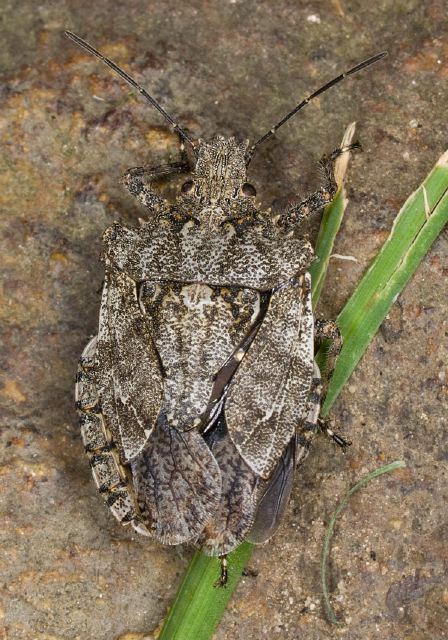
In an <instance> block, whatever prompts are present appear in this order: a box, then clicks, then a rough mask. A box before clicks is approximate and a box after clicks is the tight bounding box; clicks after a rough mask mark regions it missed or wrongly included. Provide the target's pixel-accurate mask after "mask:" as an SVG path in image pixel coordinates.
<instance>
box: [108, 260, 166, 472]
mask: <svg viewBox="0 0 448 640" xmlns="http://www.w3.org/2000/svg"><path fill="white" fill-rule="evenodd" d="M96 363H97V364H96V377H97V386H98V395H99V398H100V403H101V409H102V412H103V415H104V417H105V421H106V426H107V428H108V429H109V430H110V431H111V433H112V436H113V440H114V442H115V444H116V446H117V447H118V450H119V452H120V458H121V460H122V461H123V462H127V461H129V460H131V459H132V458H134V457H135V456H136V455H137V454H138V453H139V452H140V451H141V450H142V448H143V446H144V445H145V443H146V441H147V440H148V438H149V436H150V434H151V432H152V430H153V428H154V424H155V421H156V419H157V416H158V413H159V410H160V405H161V398H162V375H161V372H160V364H159V359H158V355H157V351H156V349H155V347H154V344H153V340H152V337H151V332H150V329H149V326H148V324H147V322H146V319H145V317H144V316H143V314H142V312H141V311H140V308H139V306H138V302H137V293H136V285H135V282H134V281H133V280H131V279H130V278H129V277H128V276H126V275H125V274H123V273H120V272H119V271H115V270H114V271H111V272H109V273H107V274H106V280H105V284H104V288H103V296H102V301H101V311H100V323H99V333H98V342H97V352H96Z"/></svg>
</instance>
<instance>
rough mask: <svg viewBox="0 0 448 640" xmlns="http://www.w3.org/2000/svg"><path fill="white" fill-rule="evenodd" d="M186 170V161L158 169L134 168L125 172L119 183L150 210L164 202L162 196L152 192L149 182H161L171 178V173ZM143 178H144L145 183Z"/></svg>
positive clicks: (172, 163)
mask: <svg viewBox="0 0 448 640" xmlns="http://www.w3.org/2000/svg"><path fill="white" fill-rule="evenodd" d="M188 170H189V165H188V163H187V162H186V161H182V162H170V163H168V164H162V165H160V166H158V167H148V166H144V167H134V168H132V169H128V170H127V171H126V173H125V174H124V175H123V176H122V178H121V182H122V184H123V185H124V186H125V187H126V189H128V191H129V192H130V193H131V194H132V195H133V196H135V197H136V198H137V200H139V201H140V202H141V203H142V204H143V205H144V206H145V207H148V208H151V207H154V206H156V205H160V204H162V203H163V202H164V200H163V198H162V196H160V195H159V194H158V193H156V192H155V191H154V189H153V187H152V185H151V181H152V180H161V179H163V178H167V177H169V176H171V175H172V174H173V173H180V172H182V171H188ZM143 177H145V178H146V181H145V182H144V181H143Z"/></svg>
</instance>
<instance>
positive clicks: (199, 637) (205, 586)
mask: <svg viewBox="0 0 448 640" xmlns="http://www.w3.org/2000/svg"><path fill="white" fill-rule="evenodd" d="M252 549H253V545H251V544H249V543H248V542H244V543H243V544H242V545H240V546H239V547H238V549H236V550H235V551H234V552H233V553H231V554H230V555H229V556H228V562H229V579H228V582H227V586H226V587H225V588H220V587H216V588H214V587H213V585H214V583H215V582H216V580H217V579H218V578H219V575H220V564H219V559H218V558H210V557H208V556H205V555H204V554H202V553H201V552H200V551H196V553H195V554H194V556H193V558H192V560H191V562H190V564H189V566H188V569H187V572H186V574H185V576H184V579H183V582H182V584H181V586H180V588H179V591H178V592H177V596H176V599H175V600H174V602H173V605H172V607H171V610H170V611H169V613H168V616H167V618H166V620H165V623H164V625H163V628H162V631H161V632H160V635H159V637H158V640H209V638H211V637H212V635H213V632H214V630H215V629H216V627H217V625H218V622H219V621H220V619H221V617H222V614H223V613H224V610H225V608H226V606H227V603H228V601H229V600H230V598H231V597H232V594H233V592H234V590H235V587H236V586H237V584H238V582H239V581H240V578H241V575H242V572H243V569H244V567H245V566H246V564H247V562H248V561H249V558H250V555H251V553H252Z"/></svg>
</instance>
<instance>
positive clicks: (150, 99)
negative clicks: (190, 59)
mask: <svg viewBox="0 0 448 640" xmlns="http://www.w3.org/2000/svg"><path fill="white" fill-rule="evenodd" d="M65 35H66V36H67V38H70V40H73V42H76V44H77V45H79V46H80V47H82V48H83V49H85V50H86V51H88V52H89V53H90V54H92V55H93V56H96V57H97V58H99V59H100V60H102V61H103V62H104V63H105V64H107V66H108V67H110V68H111V69H112V71H115V73H117V74H118V75H119V76H121V77H122V78H123V80H126V82H127V83H128V84H130V85H131V87H134V89H137V91H138V92H139V93H140V94H141V95H142V96H143V97H144V98H145V100H147V101H148V102H149V103H150V104H152V106H153V107H155V108H156V109H157V111H158V112H159V113H161V114H162V116H163V117H164V118H165V119H166V120H168V122H169V123H170V124H171V126H172V127H173V129H174V130H175V131H176V132H177V133H178V134H179V135H180V136H181V138H182V139H183V140H185V142H188V144H189V145H190V146H191V148H192V149H193V152H195V145H194V142H193V140H191V138H190V137H189V136H188V135H187V134H186V133H185V131H184V130H183V129H182V128H181V127H180V126H179V125H178V124H177V122H175V121H174V120H173V118H172V117H171V116H170V114H169V113H167V112H166V111H165V109H163V108H162V107H161V106H160V104H159V103H158V102H156V100H154V98H153V97H152V96H150V95H149V93H148V92H147V91H145V89H143V87H141V86H140V85H139V84H137V82H136V81H135V80H133V79H132V78H131V76H129V75H128V74H127V73H126V72H125V71H123V69H120V67H119V66H118V65H116V64H115V62H112V60H109V58H106V56H103V55H102V54H101V53H100V52H99V51H97V50H96V49H94V48H93V47H92V46H91V45H90V44H89V43H88V42H86V41H85V40H83V39H82V38H80V37H79V36H77V35H76V34H74V33H72V32H71V31H65ZM195 155H196V154H195Z"/></svg>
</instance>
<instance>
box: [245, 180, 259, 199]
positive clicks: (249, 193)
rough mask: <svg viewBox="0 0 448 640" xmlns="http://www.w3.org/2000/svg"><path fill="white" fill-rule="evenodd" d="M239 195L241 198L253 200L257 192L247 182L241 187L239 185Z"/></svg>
mask: <svg viewBox="0 0 448 640" xmlns="http://www.w3.org/2000/svg"><path fill="white" fill-rule="evenodd" d="M241 193H242V194H243V196H246V197H250V198H253V197H254V196H256V195H257V190H256V189H255V187H254V186H253V185H251V184H250V183H249V182H245V183H244V184H243V185H241Z"/></svg>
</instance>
